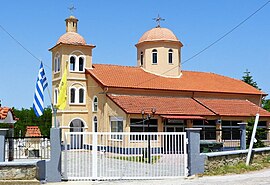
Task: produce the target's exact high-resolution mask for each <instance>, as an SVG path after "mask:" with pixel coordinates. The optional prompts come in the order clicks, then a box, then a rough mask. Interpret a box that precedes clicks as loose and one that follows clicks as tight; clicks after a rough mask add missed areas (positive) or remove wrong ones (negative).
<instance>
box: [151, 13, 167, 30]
mask: <svg viewBox="0 0 270 185" xmlns="http://www.w3.org/2000/svg"><path fill="white" fill-rule="evenodd" d="M153 20H155V21H156V22H157V26H156V27H157V28H159V27H160V21H165V19H163V18H161V17H160V16H159V14H158V16H157V18H153Z"/></svg>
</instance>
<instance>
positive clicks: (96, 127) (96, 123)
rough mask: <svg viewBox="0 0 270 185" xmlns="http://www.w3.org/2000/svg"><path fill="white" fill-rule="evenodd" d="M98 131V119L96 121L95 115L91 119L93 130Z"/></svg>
mask: <svg viewBox="0 0 270 185" xmlns="http://www.w3.org/2000/svg"><path fill="white" fill-rule="evenodd" d="M97 131H98V121H97V117H96V116H95V117H94V119H93V132H97Z"/></svg>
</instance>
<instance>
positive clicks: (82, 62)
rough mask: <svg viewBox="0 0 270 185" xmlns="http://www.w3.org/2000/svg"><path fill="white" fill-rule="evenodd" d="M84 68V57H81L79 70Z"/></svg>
mask: <svg viewBox="0 0 270 185" xmlns="http://www.w3.org/2000/svg"><path fill="white" fill-rule="evenodd" d="M83 69H84V59H83V57H80V58H79V71H83Z"/></svg>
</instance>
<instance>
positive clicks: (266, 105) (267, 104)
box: [263, 99, 270, 111]
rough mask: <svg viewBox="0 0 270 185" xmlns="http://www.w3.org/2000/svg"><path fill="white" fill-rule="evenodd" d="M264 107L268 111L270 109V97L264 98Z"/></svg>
mask: <svg viewBox="0 0 270 185" xmlns="http://www.w3.org/2000/svg"><path fill="white" fill-rule="evenodd" d="M263 108H264V109H265V110H267V111H270V99H267V100H263Z"/></svg>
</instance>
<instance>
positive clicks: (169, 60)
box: [168, 49, 173, 64]
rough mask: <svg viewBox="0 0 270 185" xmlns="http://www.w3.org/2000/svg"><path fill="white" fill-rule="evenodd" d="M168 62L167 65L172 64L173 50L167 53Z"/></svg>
mask: <svg viewBox="0 0 270 185" xmlns="http://www.w3.org/2000/svg"><path fill="white" fill-rule="evenodd" d="M168 62H169V64H172V63H173V50H172V49H169V52H168Z"/></svg>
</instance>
